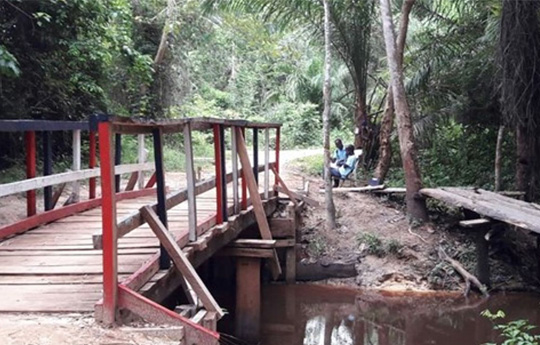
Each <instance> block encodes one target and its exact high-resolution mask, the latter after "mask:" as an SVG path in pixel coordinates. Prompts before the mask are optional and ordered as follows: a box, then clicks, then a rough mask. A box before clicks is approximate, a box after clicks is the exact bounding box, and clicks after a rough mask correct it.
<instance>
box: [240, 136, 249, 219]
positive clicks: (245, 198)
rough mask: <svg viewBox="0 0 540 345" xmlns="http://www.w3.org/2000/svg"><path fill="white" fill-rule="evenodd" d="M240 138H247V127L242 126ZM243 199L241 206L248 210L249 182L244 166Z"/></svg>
mask: <svg viewBox="0 0 540 345" xmlns="http://www.w3.org/2000/svg"><path fill="white" fill-rule="evenodd" d="M240 134H241V136H240V139H241V140H245V138H246V129H245V128H244V127H242V128H241V129H240ZM241 176H242V201H241V203H240V206H241V208H242V210H246V209H247V182H246V175H245V174H244V168H243V167H242V174H241Z"/></svg>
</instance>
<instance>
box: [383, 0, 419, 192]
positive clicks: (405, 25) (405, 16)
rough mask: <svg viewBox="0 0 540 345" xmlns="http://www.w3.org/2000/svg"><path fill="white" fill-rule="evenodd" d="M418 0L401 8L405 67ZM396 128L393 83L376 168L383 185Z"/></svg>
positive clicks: (400, 55)
mask: <svg viewBox="0 0 540 345" xmlns="http://www.w3.org/2000/svg"><path fill="white" fill-rule="evenodd" d="M415 2H416V0H404V1H403V5H402V7H401V21H400V24H399V25H400V26H399V34H398V41H397V52H396V53H397V56H398V58H399V64H400V65H403V54H404V51H405V42H406V40H407V31H408V29H409V15H410V14H411V10H412V8H413V6H414V3H415ZM393 127H394V93H393V92H392V83H391V82H390V83H388V90H387V92H386V103H385V106H384V113H383V117H382V121H381V130H380V133H379V143H380V146H379V161H378V162H377V167H376V168H375V178H377V179H378V180H379V181H380V182H381V183H382V181H383V180H384V179H385V178H386V174H387V173H388V170H389V169H390V163H391V161H392V140H391V139H392V128H393Z"/></svg>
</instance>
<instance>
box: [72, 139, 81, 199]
mask: <svg viewBox="0 0 540 345" xmlns="http://www.w3.org/2000/svg"><path fill="white" fill-rule="evenodd" d="M72 147H73V167H72V168H73V171H79V170H81V130H80V129H76V130H74V131H73V143H72ZM79 199H80V183H79V181H75V182H73V201H74V202H78V201H79Z"/></svg>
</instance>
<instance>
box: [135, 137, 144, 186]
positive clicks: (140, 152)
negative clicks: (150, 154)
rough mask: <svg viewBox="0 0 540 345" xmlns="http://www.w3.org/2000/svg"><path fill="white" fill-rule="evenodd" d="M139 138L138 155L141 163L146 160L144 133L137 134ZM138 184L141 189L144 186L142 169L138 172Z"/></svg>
mask: <svg viewBox="0 0 540 345" xmlns="http://www.w3.org/2000/svg"><path fill="white" fill-rule="evenodd" d="M137 140H138V156H139V164H143V163H145V162H146V149H145V148H144V134H139V135H138V136H137ZM138 185H139V189H143V188H144V172H143V171H142V170H141V171H139V174H138Z"/></svg>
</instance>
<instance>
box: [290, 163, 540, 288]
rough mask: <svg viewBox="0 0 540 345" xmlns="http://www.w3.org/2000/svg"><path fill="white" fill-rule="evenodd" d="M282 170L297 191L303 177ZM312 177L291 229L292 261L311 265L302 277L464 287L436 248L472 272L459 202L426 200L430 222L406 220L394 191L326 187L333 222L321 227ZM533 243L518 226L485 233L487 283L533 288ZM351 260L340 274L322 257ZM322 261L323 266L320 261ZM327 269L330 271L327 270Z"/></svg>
mask: <svg viewBox="0 0 540 345" xmlns="http://www.w3.org/2000/svg"><path fill="white" fill-rule="evenodd" d="M289 170H290V172H289V174H288V176H287V182H288V184H289V188H290V189H291V190H295V191H302V190H303V181H302V180H305V177H304V178H302V177H301V175H299V174H295V173H294V170H292V169H291V168H289ZM317 182H319V183H317ZM319 184H320V181H317V180H315V179H312V180H311V183H310V186H311V187H310V190H309V197H311V198H313V199H316V200H317V201H319V202H320V204H321V205H320V206H319V207H309V208H307V209H306V210H305V211H304V214H303V221H304V224H303V225H302V227H301V228H300V229H299V231H298V236H297V242H298V243H299V245H298V246H299V248H300V250H299V253H298V256H299V259H298V260H299V264H298V268H300V267H302V266H301V265H302V264H306V263H307V264H308V265H307V266H304V268H305V269H307V270H310V271H312V272H309V274H310V275H311V276H309V275H308V276H306V277H307V278H312V279H306V280H319V279H323V280H325V282H326V283H329V284H333V285H345V286H351V287H353V288H361V289H369V290H388V291H399V290H404V291H408V290H411V291H433V290H435V291H437V290H443V291H457V292H463V291H465V290H466V284H465V282H464V281H463V278H462V276H461V275H460V274H459V273H457V272H456V271H455V269H454V268H453V267H452V265H451V264H450V263H449V262H448V261H446V260H442V259H441V257H440V255H439V249H440V248H442V249H444V251H445V252H446V253H448V256H449V257H451V258H452V259H454V260H457V261H458V262H459V263H460V264H461V265H462V266H463V267H464V268H465V269H466V270H467V271H468V272H470V273H472V274H475V275H476V264H477V262H476V244H475V238H474V236H473V234H471V233H470V231H469V232H468V231H466V230H463V229H461V228H460V227H459V226H458V222H459V220H462V218H463V216H462V213H461V211H460V210H457V209H449V208H447V207H445V206H444V205H442V204H440V203H437V202H434V201H433V200H429V203H428V205H429V208H430V217H431V223H428V224H425V225H423V226H419V227H411V226H410V225H409V223H408V221H407V218H406V215H405V210H404V203H403V201H402V200H400V199H399V198H394V197H392V196H376V195H371V194H360V193H343V194H338V195H334V202H335V205H336V209H337V215H336V218H337V222H338V224H339V226H338V228H337V229H333V230H328V229H325V228H324V223H325V222H324V219H325V210H324V200H323V197H324V196H323V195H321V194H320V193H318V189H317V187H318V185H319ZM535 243H536V240H535V238H534V237H533V236H532V235H530V234H528V233H526V232H523V231H521V230H519V229H507V231H502V232H498V233H497V234H496V236H495V238H493V239H491V242H490V251H489V265H490V268H491V289H492V290H496V291H499V290H504V291H515V290H519V291H536V290H537V287H538V280H537V278H536V276H537V275H536V270H537V262H536V256H535V250H536V249H535ZM351 262H354V263H355V269H356V274H355V275H354V276H352V274H350V275H348V277H347V278H343V276H342V275H341V267H340V268H339V269H333V266H335V265H328V263H336V264H337V265H338V266H336V267H339V265H340V264H345V263H347V264H349V265H350V263H351ZM325 265H327V267H330V269H328V268H327V269H324V268H320V267H325ZM349 269H350V266H349V267H348V268H347V269H346V271H347V272H349V273H350V272H351V271H350V270H349ZM317 271H321V272H317ZM333 271H335V273H336V275H338V276H337V277H334V278H330V277H331V276H332V273H333ZM299 280H300V279H299ZM302 280H303V279H302Z"/></svg>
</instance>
